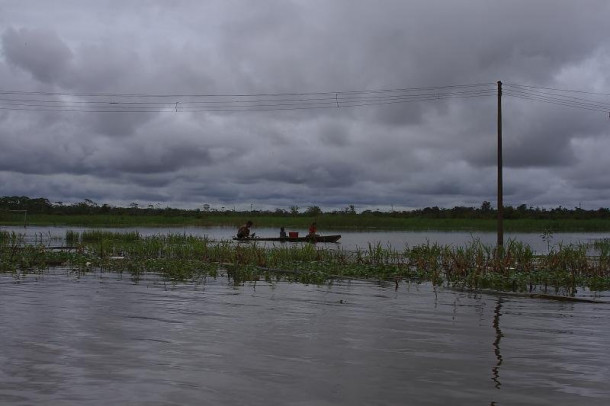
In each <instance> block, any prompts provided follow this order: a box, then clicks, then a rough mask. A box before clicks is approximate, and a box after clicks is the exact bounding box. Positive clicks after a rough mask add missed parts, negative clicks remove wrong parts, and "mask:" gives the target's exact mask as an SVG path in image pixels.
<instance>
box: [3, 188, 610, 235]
mask: <svg viewBox="0 0 610 406" xmlns="http://www.w3.org/2000/svg"><path fill="white" fill-rule="evenodd" d="M203 207H204V209H203V210H201V209H194V210H186V209H174V208H169V207H166V208H159V207H153V206H152V205H149V206H147V207H140V206H139V205H138V204H137V203H132V204H131V205H130V206H129V207H114V206H109V205H107V204H102V205H99V204H97V203H95V202H93V201H91V200H85V201H83V202H80V203H75V204H70V205H66V204H63V203H62V202H57V203H51V202H50V201H49V200H47V199H44V198H34V199H32V198H28V197H23V196H7V197H0V225H5V226H22V225H37V226H75V227H76V226H80V227H137V226H142V227H167V226H194V227H212V226H226V227H238V226H239V225H241V224H243V223H245V222H246V221H247V220H251V221H253V222H254V223H255V225H256V226H257V227H272V228H279V227H291V228H307V227H308V226H309V224H310V223H311V222H313V221H315V222H317V224H318V226H319V228H320V229H326V230H342V229H344V230H405V231H424V230H437V231H495V230H496V227H497V211H496V210H494V209H493V208H492V207H491V204H490V203H489V202H483V203H482V204H481V206H480V207H454V208H451V209H446V208H439V207H426V208H424V209H417V210H409V211H389V212H382V211H372V210H365V211H362V212H357V211H356V209H355V207H354V206H353V205H350V206H347V207H346V208H345V209H343V210H335V211H330V212H324V211H322V209H320V208H319V207H318V206H310V207H308V208H306V209H300V208H299V207H296V206H292V207H290V208H289V209H288V210H284V209H276V210H274V211H260V210H251V211H234V210H228V209H225V208H224V207H223V208H222V209H221V210H216V209H212V208H210V207H209V206H208V205H203ZM503 217H504V221H503V223H504V230H505V231H507V232H552V233H555V232H603V231H610V209H608V208H599V209H597V210H583V209H581V208H574V209H567V208H564V207H558V208H555V209H541V208H534V207H527V206H526V205H525V204H522V205H519V206H517V207H512V206H506V207H504V216H503Z"/></svg>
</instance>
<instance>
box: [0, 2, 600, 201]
mask: <svg viewBox="0 0 610 406" xmlns="http://www.w3.org/2000/svg"><path fill="white" fill-rule="evenodd" d="M1 7H2V10H1V11H2V12H1V13H0V35H1V46H2V48H1V50H0V51H1V52H0V55H1V56H0V90H5V91H6V90H21V91H24V92H25V91H27V92H39V93H35V94H30V95H24V94H21V95H11V94H2V95H0V98H2V99H4V100H3V101H0V143H1V146H2V148H0V179H1V180H2V181H3V185H5V188H4V192H3V193H5V194H28V195H32V196H38V195H44V196H48V197H49V198H51V199H52V200H61V201H69V200H82V199H85V198H91V199H93V200H98V201H101V202H109V203H113V202H116V203H119V202H127V203H129V202H132V201H138V202H140V203H142V204H145V203H146V201H150V202H151V203H155V204H157V203H161V204H163V205H165V204H170V205H176V206H198V205H200V204H203V203H204V202H207V203H211V204H219V205H224V206H226V207H230V206H231V207H232V206H237V207H238V208H239V207H240V205H243V206H244V207H249V205H250V204H256V205H258V206H259V207H284V208H286V207H287V206H290V205H293V204H297V205H299V206H301V207H307V206H308V205H320V206H324V207H345V206H346V205H348V204H356V206H357V207H374V206H383V207H388V206H390V205H395V206H397V207H400V206H403V207H421V206H434V205H438V206H446V205H458V204H476V205H478V204H480V202H481V201H483V200H490V201H493V200H495V163H496V116H495V114H496V105H495V96H494V95H493V94H492V95H490V96H487V97H475V98H454V99H443V100H440V99H439V100H430V101H415V102H408V103H406V102H405V103H396V104H386V105H374V106H360V107H351V108H350V107H347V106H346V105H345V103H343V104H342V105H341V104H340V106H339V107H337V106H336V103H332V102H330V103H329V105H328V108H323V109H302V110H300V109H297V110H287V111H269V112H190V113H189V112H184V111H180V112H175V111H173V108H172V106H174V103H175V102H176V101H179V100H186V99H185V96H184V95H187V94H270V93H315V92H326V93H327V94H330V95H331V97H332V95H333V92H337V93H334V94H338V92H347V91H350V90H380V89H398V88H426V87H435V86H445V85H456V84H475V83H489V85H488V87H487V88H488V89H491V90H493V88H494V86H495V85H494V83H495V81H497V80H502V81H504V82H505V83H506V85H507V86H509V85H510V84H511V83H512V84H526V85H533V86H539V87H552V88H560V89H577V90H585V91H591V92H599V93H610V90H609V88H608V86H609V84H610V73H609V72H610V69H609V68H610V46H608V45H607V38H608V37H610V28H609V25H608V24H607V21H608V19H609V17H610V3H608V2H607V1H606V0H585V1H581V2H574V1H568V0H541V1H536V2H531V1H526V0H516V1H511V2H506V3H497V2H489V1H487V0H471V1H466V2H455V1H442V0H434V1H423V0H422V1H409V2H405V1H401V0H387V1H384V2H382V3H379V2H375V1H358V2H354V1H347V0H344V1H341V0H339V1H332V2H327V1H321V0H320V1H316V0H314V1H309V0H308V1H304V0H303V1H300V0H294V1H285V0H269V1H265V2H264V4H258V3H257V4H251V2H246V1H241V0H229V1H226V0H224V1H220V0H219V1H206V2H197V1H187V0H184V1H175V2H165V1H150V2H148V3H147V7H141V4H140V3H139V2H131V1H127V2H122V3H121V4H117V3H116V2H114V1H109V0H104V1H100V2H96V3H95V4H93V3H88V2H79V1H69V0H64V1H59V2H54V4H53V5H51V4H49V3H48V2H44V1H36V0H30V1H24V2H12V3H5V4H3V5H2V6H1ZM506 89H508V88H506ZM439 91H441V90H439ZM540 91H542V90H540ZM51 93H53V94H51ZM79 94H96V95H98V96H99V95H100V94H105V95H106V96H105V97H103V98H102V97H100V98H99V99H96V100H99V101H105V102H112V101H116V98H117V96H116V95H117V94H140V95H142V94H144V95H147V96H151V95H153V94H165V95H167V94H172V95H176V97H169V98H165V99H162V101H166V102H167V104H166V105H164V106H169V108H166V109H165V111H164V112H147V113H142V112H138V113H99V112H85V111H74V112H53V111H46V110H52V109H50V108H48V106H49V105H54V104H58V105H59V104H60V102H61V103H65V102H66V101H71V102H79V103H80V104H73V105H72V106H73V109H75V110H96V109H99V108H100V105H98V104H92V103H89V102H88V103H82V102H83V101H85V100H89V101H91V98H83V97H79V96H78V95H79ZM341 94H342V95H343V93H341ZM346 94H349V93H346ZM181 95H182V96H181ZM371 95H373V94H371ZM518 96H519V94H516V93H513V94H512V95H511V94H510V92H509V91H507V92H506V96H505V97H504V99H503V102H504V106H503V107H504V153H505V154H504V158H505V165H506V167H505V196H506V197H505V199H506V200H507V202H508V203H509V204H510V203H514V204H520V203H527V204H534V205H551V206H553V205H555V206H556V205H560V204H561V205H564V206H571V205H576V204H578V203H582V202H584V204H589V205H606V206H607V205H608V203H607V199H608V197H610V196H608V195H609V193H608V192H607V190H608V180H607V177H606V176H605V174H606V173H608V171H609V170H610V168H609V167H608V164H607V160H606V159H605V156H606V155H607V152H608V150H609V148H610V145H608V143H607V142H605V136H606V135H607V131H608V130H607V114H606V113H603V112H596V111H587V110H582V109H573V108H569V107H565V106H560V105H556V104H549V103H542V102H540V101H531V100H525V99H523V98H520V97H518ZM571 96H572V97H574V99H573V100H575V101H579V100H582V99H589V98H594V97H595V98H596V100H599V102H601V103H605V104H606V105H608V104H610V101H609V98H608V97H606V96H595V95H592V94H589V93H579V94H576V93H574V94H571ZM258 97H259V98H260V99H262V98H264V97H266V96H258ZM286 97H288V96H286ZM299 97H302V98H311V97H319V96H312V95H309V96H304V95H303V96H299ZM15 99H30V100H38V102H35V101H34V102H32V101H30V102H28V103H38V104H40V105H41V106H39V107H38V108H32V111H20V110H15V109H16V108H20V107H19V106H20V105H21V104H23V102H21V104H16V103H17V102H15V101H14V100H15ZM11 100H13V101H11ZM138 100H142V97H140V99H138ZM145 100H146V101H149V102H158V101H159V100H158V99H153V98H151V97H148V98H145ZM209 106H210V104H208V105H200V107H208V108H209Z"/></svg>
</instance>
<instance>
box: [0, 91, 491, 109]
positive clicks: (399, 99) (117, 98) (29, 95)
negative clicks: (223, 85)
mask: <svg viewBox="0 0 610 406" xmlns="http://www.w3.org/2000/svg"><path fill="white" fill-rule="evenodd" d="M492 85H493V84H469V85H451V86H436V87H413V88H397V89H377V90H351V91H335V92H307V93H255V94H151V93H140V94H135V93H80V94H79V93H59V92H31V91H17V90H0V95H4V96H5V97H2V98H0V109H1V110H22V111H57V112H61V111H68V112H71V111H78V112H113V113H116V112H130V113H135V112H138V113H140V112H205V111H211V112H214V111H216V112H221V111H226V112H229V111H237V112H241V111H271V110H301V109H328V108H342V107H360V106H375V105H387V104H397V103H409V102H420V101H435V100H443V99H448V98H471V97H485V96H491V95H493V94H494V89H493V87H492ZM168 99H171V100H168Z"/></svg>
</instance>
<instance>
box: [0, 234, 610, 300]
mask: <svg viewBox="0 0 610 406" xmlns="http://www.w3.org/2000/svg"><path fill="white" fill-rule="evenodd" d="M66 243H67V244H68V246H67V247H62V248H61V249H57V248H56V249H52V248H50V247H46V246H44V245H28V244H25V243H24V241H23V238H22V236H20V235H18V234H15V233H9V232H1V233H0V272H2V273H8V274H12V275H14V276H15V277H16V278H22V277H26V276H27V275H28V274H31V273H39V272H44V271H45V270H46V269H48V268H49V267H63V268H65V269H66V270H67V271H68V272H74V273H77V274H80V273H87V272H92V271H99V272H117V273H121V274H123V273H127V274H129V276H130V277H131V278H132V279H133V280H134V281H137V280H139V278H140V277H141V276H142V275H143V274H144V273H147V272H152V273H156V274H159V275H161V276H162V277H163V278H165V279H167V280H168V281H171V282H176V283H177V282H181V281H194V282H198V281H203V280H205V278H208V277H217V276H219V275H226V276H228V277H229V280H230V281H232V283H234V284H240V283H243V282H244V281H256V280H267V281H273V280H289V281H296V282H302V283H316V284H322V283H328V282H332V280H335V279H341V278H355V279H367V280H383V281H391V282H395V283H396V284H397V286H398V283H399V282H400V281H403V280H407V281H430V282H432V283H434V284H435V285H442V286H451V287H460V288H466V289H475V290H476V289H494V290H502V291H512V292H529V293H536V292H537V293H549V292H550V293H554V294H557V293H559V294H562V295H567V296H573V295H574V294H575V293H576V292H577V290H578V289H580V288H582V287H585V288H588V289H591V290H594V291H603V290H608V289H610V242H608V241H602V242H597V243H596V245H595V247H587V246H584V245H579V246H567V247H561V248H560V249H559V250H556V251H555V250H553V251H551V252H550V253H549V254H547V255H534V253H533V251H532V249H531V248H529V247H528V246H526V245H523V244H521V243H518V242H513V241H510V242H509V243H508V244H507V246H506V247H505V249H504V250H503V251H502V252H498V251H497V250H495V249H493V248H492V247H488V246H485V245H483V244H481V243H480V242H479V241H476V240H475V241H473V242H471V243H469V244H468V245H466V246H463V247H454V246H442V245H438V244H430V243H428V244H423V245H418V246H413V247H407V248H404V249H402V250H395V249H392V248H384V247H382V246H380V245H369V247H368V249H365V250H356V251H346V250H342V249H326V248H321V247H319V246H316V245H314V244H309V243H304V244H291V243H278V244H277V245H273V246H262V245H257V244H256V243H252V242H248V243H235V242H232V241H210V240H208V239H207V238H204V237H195V236H188V235H172V234H170V235H157V236H147V237H143V236H140V235H139V233H138V232H130V233H113V232H107V231H95V230H92V231H85V232H83V233H78V232H73V231H68V232H67V233H66ZM590 248H594V249H595V250H597V252H598V253H599V255H597V256H595V257H591V256H589V255H588V254H587V252H588V250H589V249H590Z"/></svg>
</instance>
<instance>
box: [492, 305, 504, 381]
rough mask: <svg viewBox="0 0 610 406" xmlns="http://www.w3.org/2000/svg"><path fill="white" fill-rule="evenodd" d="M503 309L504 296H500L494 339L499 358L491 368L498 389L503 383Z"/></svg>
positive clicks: (495, 317)
mask: <svg viewBox="0 0 610 406" xmlns="http://www.w3.org/2000/svg"><path fill="white" fill-rule="evenodd" d="M501 310H502V297H498V302H497V304H496V307H495V309H494V322H493V326H494V330H496V339H495V340H494V344H493V347H494V354H496V359H497V360H498V362H496V366H494V367H493V368H492V369H491V372H492V378H491V379H492V380H493V381H494V382H495V384H496V389H500V386H501V385H502V384H501V383H500V366H501V365H502V353H501V352H500V340H502V330H501V329H500V316H501V315H502V313H500V311H501Z"/></svg>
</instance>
